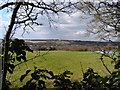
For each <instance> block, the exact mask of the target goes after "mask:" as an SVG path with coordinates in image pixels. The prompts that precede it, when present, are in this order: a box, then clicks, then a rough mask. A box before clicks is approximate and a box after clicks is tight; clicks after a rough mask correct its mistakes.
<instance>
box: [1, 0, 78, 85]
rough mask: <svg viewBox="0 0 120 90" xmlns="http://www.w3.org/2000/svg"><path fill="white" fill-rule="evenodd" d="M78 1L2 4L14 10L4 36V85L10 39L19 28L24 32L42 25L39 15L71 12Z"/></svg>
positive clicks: (34, 0) (31, 1)
mask: <svg viewBox="0 0 120 90" xmlns="http://www.w3.org/2000/svg"><path fill="white" fill-rule="evenodd" d="M76 4H77V2H76V3H72V2H65V1H64V2H60V1H59V0H53V1H51V2H44V1H43V0H27V1H25V0H19V1H17V0H13V2H10V1H9V0H8V1H6V2H3V3H2V4H1V5H0V10H3V9H8V10H10V11H11V12H12V16H11V20H10V24H9V27H8V29H7V32H6V35H5V37H4V50H3V51H4V53H3V54H4V56H3V68H2V71H3V80H2V82H3V85H4V84H5V83H6V74H7V69H8V64H7V63H8V61H9V60H8V59H9V58H8V51H9V45H10V39H11V37H12V36H13V34H14V33H15V31H16V30H17V29H19V28H21V29H23V33H24V32H25V31H27V30H29V29H33V27H34V25H42V24H41V23H40V22H38V21H37V19H38V17H39V15H47V16H48V18H50V17H49V15H50V14H59V12H63V13H68V14H69V13H71V12H73V8H74V7H75V6H76Z"/></svg>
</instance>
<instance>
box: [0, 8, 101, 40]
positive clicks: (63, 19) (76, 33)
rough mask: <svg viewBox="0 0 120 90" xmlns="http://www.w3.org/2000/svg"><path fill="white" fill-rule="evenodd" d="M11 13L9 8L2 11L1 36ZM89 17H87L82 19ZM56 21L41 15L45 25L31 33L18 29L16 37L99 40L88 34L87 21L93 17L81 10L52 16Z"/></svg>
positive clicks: (0, 20) (0, 21) (40, 19)
mask: <svg viewBox="0 0 120 90" xmlns="http://www.w3.org/2000/svg"><path fill="white" fill-rule="evenodd" d="M10 16H11V13H10V12H7V10H2V11H0V38H3V37H4V35H5V32H6V30H7V27H8V25H9V21H10ZM82 17H87V19H82ZM51 18H52V19H53V20H54V21H55V22H52V23H51V25H52V27H50V24H49V23H48V21H49V20H48V19H47V17H46V16H39V18H38V21H40V22H41V23H42V24H43V25H42V26H36V27H34V29H35V31H32V30H29V33H24V36H22V33H23V31H21V30H18V31H17V32H16V33H15V35H14V38H23V39H65V40H84V41H85V40H87V41H93V40H99V39H98V38H96V36H95V35H88V32H87V31H86V30H87V28H88V27H87V23H88V22H89V21H90V19H91V17H90V16H88V15H84V14H83V13H81V12H79V11H78V12H76V13H73V14H71V15H70V16H69V15H67V14H63V13H60V14H59V15H55V16H51Z"/></svg>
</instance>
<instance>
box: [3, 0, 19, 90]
mask: <svg viewBox="0 0 120 90" xmlns="http://www.w3.org/2000/svg"><path fill="white" fill-rule="evenodd" d="M20 5H21V3H20V2H19V3H16V6H15V8H14V10H13V14H12V17H11V22H10V25H9V28H8V30H7V33H6V36H5V38H4V47H3V48H4V50H3V51H4V56H3V61H2V62H3V66H2V71H3V77H2V89H3V90H4V88H6V75H7V69H8V64H7V63H8V59H9V57H8V52H9V44H10V35H11V32H12V29H13V26H14V24H15V18H16V15H17V12H18V9H19V8H20Z"/></svg>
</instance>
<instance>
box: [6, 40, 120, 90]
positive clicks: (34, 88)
mask: <svg viewBox="0 0 120 90" xmlns="http://www.w3.org/2000/svg"><path fill="white" fill-rule="evenodd" d="M16 45H17V47H16ZM25 51H30V52H33V51H32V50H31V49H30V48H29V47H28V46H27V45H26V44H25V42H24V41H23V40H19V39H15V40H12V42H11V44H10V51H9V60H10V61H9V63H8V66H9V68H8V71H9V72H10V73H13V71H14V68H15V65H14V62H15V61H18V62H22V60H23V61H26V52H25ZM103 56H107V57H109V58H111V57H110V56H108V54H105V53H104V54H103V55H102V57H101V58H104V57H103ZM118 57H119V56H118ZM18 58H19V59H18ZM112 59H113V61H114V62H115V65H114V66H115V69H116V71H114V72H112V73H111V74H110V75H108V76H105V77H102V76H100V75H99V74H98V73H96V72H94V70H93V69H92V68H89V69H88V70H87V71H86V72H85V73H83V80H82V81H79V82H78V81H72V80H70V75H72V74H73V73H72V72H70V71H65V72H63V73H62V74H59V75H55V74H54V73H53V71H49V70H46V69H45V70H44V69H37V67H34V72H32V70H27V71H26V73H25V74H23V75H22V76H21V78H20V81H21V82H23V80H24V79H25V78H26V77H27V76H28V75H29V74H30V75H31V78H30V79H29V80H28V81H27V82H26V84H25V85H24V86H22V87H21V88H20V90H39V89H47V86H46V82H45V80H53V86H54V88H57V89H67V90H68V89H82V90H88V89H91V90H97V89H99V90H102V89H104V90H108V89H120V70H119V65H120V64H119V59H115V57H114V58H112ZM102 60H103V59H102Z"/></svg>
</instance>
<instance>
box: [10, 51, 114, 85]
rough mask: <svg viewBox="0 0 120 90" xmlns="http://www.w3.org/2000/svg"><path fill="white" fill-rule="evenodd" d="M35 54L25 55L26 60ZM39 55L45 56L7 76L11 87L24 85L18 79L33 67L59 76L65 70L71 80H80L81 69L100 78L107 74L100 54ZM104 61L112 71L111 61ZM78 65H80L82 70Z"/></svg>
mask: <svg viewBox="0 0 120 90" xmlns="http://www.w3.org/2000/svg"><path fill="white" fill-rule="evenodd" d="M37 53H38V52H34V53H27V57H28V59H29V58H32V57H34V56H35V54H37ZM40 54H41V55H43V54H45V55H43V56H40V57H38V58H36V59H34V60H31V61H28V62H26V63H23V64H21V65H19V66H17V67H16V69H15V71H14V73H13V74H12V75H10V74H8V79H9V80H10V81H11V82H12V84H13V85H12V87H18V86H21V85H23V84H25V82H23V83H21V82H20V81H19V78H20V76H21V75H22V74H24V73H25V71H26V70H28V69H32V70H33V69H34V66H36V67H37V68H41V69H47V70H52V71H53V72H54V73H55V74H60V73H62V72H64V71H65V70H69V71H71V72H73V73H74V74H73V75H72V76H71V79H72V80H81V79H82V68H83V71H84V72H85V71H86V70H87V68H89V67H90V68H93V69H94V70H95V71H96V72H98V73H99V74H100V75H102V76H105V75H108V74H109V73H108V72H107V71H106V69H105V68H104V67H103V65H102V63H101V61H100V59H99V58H100V56H101V55H100V54H96V53H91V52H76V51H74V52H73V51H51V52H49V53H47V54H46V52H41V53H40ZM104 61H105V63H106V65H107V66H108V68H109V69H110V70H113V65H111V60H109V59H108V58H106V59H105V60H104ZM80 63H81V64H82V68H81V64H80ZM28 78H29V77H27V78H26V79H25V80H28Z"/></svg>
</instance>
